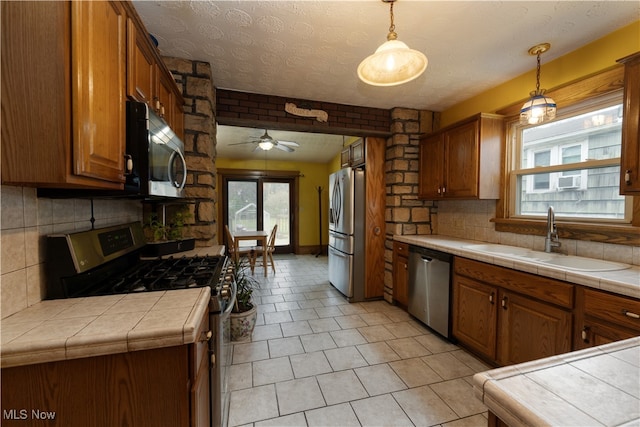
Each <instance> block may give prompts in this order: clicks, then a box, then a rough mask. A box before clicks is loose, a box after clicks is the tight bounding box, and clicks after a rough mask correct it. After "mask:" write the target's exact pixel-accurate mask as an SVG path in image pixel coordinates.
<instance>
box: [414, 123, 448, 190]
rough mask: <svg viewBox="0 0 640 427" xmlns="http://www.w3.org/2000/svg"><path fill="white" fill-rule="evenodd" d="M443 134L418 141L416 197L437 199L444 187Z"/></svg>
mask: <svg viewBox="0 0 640 427" xmlns="http://www.w3.org/2000/svg"><path fill="white" fill-rule="evenodd" d="M443 160H444V134H441V133H438V134H435V135H430V136H427V137H425V138H422V139H421V140H420V174H419V183H418V197H420V198H422V199H437V198H440V197H442V189H443V187H444V163H443Z"/></svg>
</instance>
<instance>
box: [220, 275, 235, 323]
mask: <svg viewBox="0 0 640 427" xmlns="http://www.w3.org/2000/svg"><path fill="white" fill-rule="evenodd" d="M231 289H232V291H231V298H229V304H228V305H227V307H226V308H225V309H224V312H223V313H222V314H223V315H227V314H229V313H231V310H233V307H234V306H235V305H236V294H237V292H238V287H237V286H236V282H235V281H233V282H231Z"/></svg>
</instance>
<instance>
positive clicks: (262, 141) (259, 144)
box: [230, 129, 300, 153]
mask: <svg viewBox="0 0 640 427" xmlns="http://www.w3.org/2000/svg"><path fill="white" fill-rule="evenodd" d="M240 144H256V147H255V148H254V149H253V151H256V150H257V149H258V148H260V149H262V150H264V151H268V150H271V149H272V148H277V149H278V150H282V151H287V152H289V153H291V152H293V151H294V149H293V148H292V147H299V146H300V145H299V144H298V143H297V142H293V141H280V140H277V139H275V138H273V137H271V135H269V134H268V133H267V130H266V129H265V131H264V135H262V136H261V137H260V138H257V139H254V140H252V141H247V142H238V143H235V144H230V145H240Z"/></svg>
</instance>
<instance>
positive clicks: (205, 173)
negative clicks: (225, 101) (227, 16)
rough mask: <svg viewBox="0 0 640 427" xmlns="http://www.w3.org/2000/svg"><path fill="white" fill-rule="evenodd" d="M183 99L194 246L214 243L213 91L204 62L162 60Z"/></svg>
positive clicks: (206, 64) (209, 67) (214, 132)
mask: <svg viewBox="0 0 640 427" xmlns="http://www.w3.org/2000/svg"><path fill="white" fill-rule="evenodd" d="M162 59H163V60H164V62H165V64H166V65H167V68H169V70H170V71H171V73H172V74H173V77H174V79H175V81H176V83H177V85H178V88H179V89H180V91H181V92H182V96H183V97H184V102H185V105H184V129H185V130H184V144H185V154H186V156H185V157H186V161H187V170H188V175H187V184H186V187H185V188H186V197H187V198H189V199H191V200H192V201H194V204H192V205H190V209H191V212H192V214H193V223H192V224H191V225H190V233H191V235H192V236H193V237H195V238H196V239H197V245H198V246H208V245H213V244H218V240H219V239H218V238H217V235H216V234H217V208H216V200H217V197H216V167H215V158H216V120H215V110H214V106H215V88H214V87H213V82H212V81H211V66H210V65H209V63H208V62H200V61H190V60H187V59H181V58H170V57H163V58H162Z"/></svg>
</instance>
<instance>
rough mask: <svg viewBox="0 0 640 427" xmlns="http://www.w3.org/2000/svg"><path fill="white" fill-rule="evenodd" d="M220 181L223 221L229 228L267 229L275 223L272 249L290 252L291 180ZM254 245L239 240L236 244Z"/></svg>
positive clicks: (230, 179)
mask: <svg viewBox="0 0 640 427" xmlns="http://www.w3.org/2000/svg"><path fill="white" fill-rule="evenodd" d="M223 183H224V189H223V190H224V195H223V211H224V222H225V225H228V226H229V230H231V232H234V231H239V230H248V231H255V230H266V231H271V230H272V229H273V227H274V225H276V224H277V225H278V230H277V233H276V252H277V253H292V252H293V243H292V242H293V236H292V228H293V227H292V223H293V217H292V214H291V212H292V210H291V206H293V202H292V200H293V198H292V197H293V191H292V188H293V179H288V178H263V177H259V178H251V177H247V178H240V177H224V178H223ZM256 244H257V242H256V241H240V247H251V246H255V245H256Z"/></svg>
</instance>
